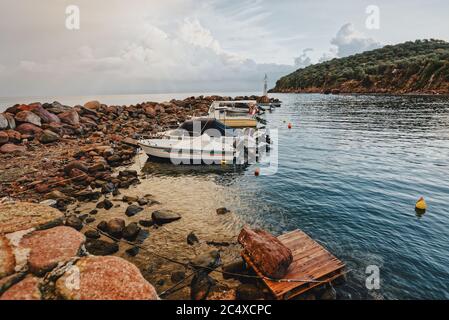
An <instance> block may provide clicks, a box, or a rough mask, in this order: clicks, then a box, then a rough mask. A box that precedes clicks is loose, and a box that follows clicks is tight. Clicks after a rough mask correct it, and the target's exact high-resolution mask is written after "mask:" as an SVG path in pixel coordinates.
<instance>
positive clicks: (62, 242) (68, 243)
mask: <svg viewBox="0 0 449 320" xmlns="http://www.w3.org/2000/svg"><path fill="white" fill-rule="evenodd" d="M85 241H86V238H85V236H84V235H83V234H81V233H79V232H78V231H76V230H75V229H73V228H70V227H65V226H59V227H55V228H52V229H48V230H40V231H34V232H32V233H31V234H29V235H26V236H25V237H23V239H22V240H21V241H20V244H19V248H20V249H21V250H22V251H23V250H29V257H28V267H29V269H30V271H31V272H32V273H34V274H36V275H43V274H45V273H46V272H48V271H50V270H52V269H53V268H54V267H56V266H57V265H58V263H62V262H66V261H68V260H70V259H71V258H72V257H75V256H76V255H78V253H79V251H80V248H81V246H82V245H83V244H84V242H85Z"/></svg>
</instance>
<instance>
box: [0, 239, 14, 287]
mask: <svg viewBox="0 0 449 320" xmlns="http://www.w3.org/2000/svg"><path fill="white" fill-rule="evenodd" d="M15 266H16V259H15V257H14V252H13V249H12V248H11V246H10V244H9V240H8V239H7V238H5V237H3V236H2V235H0V279H1V278H3V277H6V276H9V275H11V274H13V273H14V267H15Z"/></svg>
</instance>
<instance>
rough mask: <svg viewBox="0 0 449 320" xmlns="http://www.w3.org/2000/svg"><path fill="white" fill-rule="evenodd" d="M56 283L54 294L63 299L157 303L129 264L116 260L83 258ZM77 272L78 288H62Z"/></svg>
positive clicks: (140, 275) (151, 290)
mask: <svg viewBox="0 0 449 320" xmlns="http://www.w3.org/2000/svg"><path fill="white" fill-rule="evenodd" d="M72 269H73V271H72V272H71V270H69V271H68V272H66V274H64V275H63V276H62V277H61V278H59V279H58V280H57V281H56V292H57V294H58V295H59V296H61V297H62V298H64V299H67V300H157V299H159V297H158V295H157V293H156V290H155V289H154V287H153V286H152V285H151V284H150V283H149V282H148V281H146V280H145V279H144V278H143V276H142V274H141V273H140V271H139V269H138V268H137V267H136V266H135V265H133V264H132V263H129V262H127V261H126V260H124V259H121V258H118V257H86V258H82V259H80V260H79V261H78V262H77V263H76V265H75V266H74V267H73V268H72ZM74 271H75V272H76V273H77V274H78V273H79V277H80V286H79V288H76V287H73V286H70V287H68V286H67V285H66V283H67V280H68V277H70V275H71V274H73V272H74Z"/></svg>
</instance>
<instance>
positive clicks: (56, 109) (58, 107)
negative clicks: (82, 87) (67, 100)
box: [43, 101, 72, 114]
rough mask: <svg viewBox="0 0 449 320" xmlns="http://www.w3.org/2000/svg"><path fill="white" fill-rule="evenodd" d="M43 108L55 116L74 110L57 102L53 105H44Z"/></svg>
mask: <svg viewBox="0 0 449 320" xmlns="http://www.w3.org/2000/svg"><path fill="white" fill-rule="evenodd" d="M43 107H44V108H45V110H47V111H49V112H51V113H54V114H60V113H63V112H68V111H70V110H72V108H71V107H69V106H63V105H62V104H60V103H59V102H57V101H55V102H53V103H52V104H44V105H43Z"/></svg>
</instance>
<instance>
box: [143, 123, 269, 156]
mask: <svg viewBox="0 0 449 320" xmlns="http://www.w3.org/2000/svg"><path fill="white" fill-rule="evenodd" d="M259 141H261V142H260V143H259ZM139 145H140V146H141V148H142V149H143V150H144V151H145V153H146V154H147V155H148V156H150V158H151V159H152V160H156V161H171V162H172V163H173V164H231V163H237V164H243V163H247V162H248V161H249V160H252V159H255V158H256V157H257V154H259V148H265V149H266V148H267V146H268V144H267V143H266V141H263V142H262V139H261V138H260V136H259V133H258V132H257V131H255V130H252V129H244V130H234V129H232V128H229V127H226V126H225V125H224V124H223V123H221V122H220V121H217V120H216V119H211V118H197V119H192V120H189V121H186V122H184V123H183V124H182V125H181V126H180V127H179V128H177V129H174V130H169V131H165V132H161V133H159V134H158V135H157V137H156V138H154V139H145V140H141V141H139ZM260 150H261V149H260Z"/></svg>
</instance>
